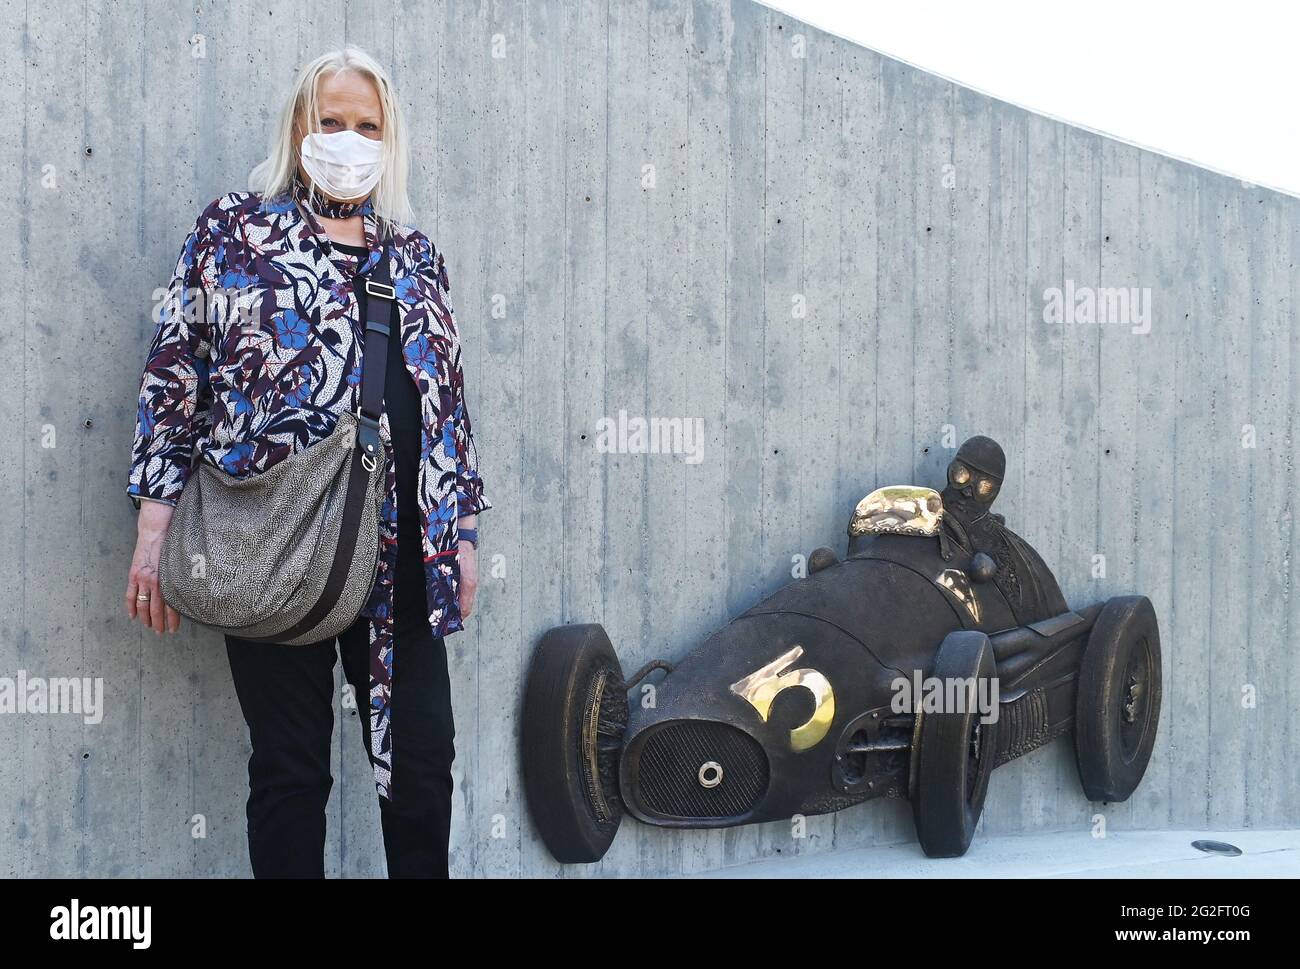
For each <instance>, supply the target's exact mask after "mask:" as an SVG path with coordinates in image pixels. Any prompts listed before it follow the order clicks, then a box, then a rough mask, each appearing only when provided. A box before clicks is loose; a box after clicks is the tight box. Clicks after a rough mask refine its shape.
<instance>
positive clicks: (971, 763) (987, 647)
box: [912, 630, 998, 858]
mask: <svg viewBox="0 0 1300 969" xmlns="http://www.w3.org/2000/svg"><path fill="white" fill-rule="evenodd" d="M931 675H932V676H934V677H935V678H937V679H938V680H939V681H940V682H942V683H945V684H946V683H950V682H952V681H953V680H956V679H960V680H965V681H968V682H969V683H971V684H972V685H973V687H974V688H973V689H970V690H962V691H960V695H961V698H962V700H963V701H966V702H963V703H961V704H959V706H961V709H947V708H946V706H945V709H943V710H940V711H931V712H926V713H918V714H917V715H918V716H919V717H921V724H920V731H919V739H918V744H917V749H916V750H914V751H913V754H912V755H913V756H914V757H916V758H918V762H917V767H916V782H915V786H914V789H913V791H912V815H913V817H915V819H916V836H917V840H919V841H920V842H921V849H922V850H923V851H924V852H925V853H926V854H927V855H929V856H930V857H931V858H955V857H958V856H960V855H964V854H965V853H966V849H967V848H969V847H970V843H971V839H972V838H974V837H975V826H976V825H977V824H978V823H979V819H980V814H981V813H983V811H984V798H985V795H987V794H988V789H989V775H990V774H992V773H993V763H994V760H995V758H996V755H997V726H998V725H997V721H996V720H994V721H993V722H992V723H982V722H981V717H980V710H979V703H978V702H977V701H978V700H979V698H980V697H991V696H995V694H993V693H992V691H991V689H990V687H989V686H988V685H987V684H989V683H990V682H991V681H992V680H993V679H994V678H995V677H996V675H997V664H996V662H995V661H994V657H993V647H992V645H991V644H990V643H989V638H988V636H986V635H985V634H984V633H982V632H976V631H973V630H963V631H959V632H954V633H949V634H948V635H947V636H946V637H944V640H943V642H942V643H941V644H940V646H939V652H938V653H937V654H936V655H935V660H934V672H933V673H932V674H931ZM947 695H948V691H947V690H945V696H947ZM913 702H914V703H916V704H917V705H918V707H919V704H920V698H913Z"/></svg>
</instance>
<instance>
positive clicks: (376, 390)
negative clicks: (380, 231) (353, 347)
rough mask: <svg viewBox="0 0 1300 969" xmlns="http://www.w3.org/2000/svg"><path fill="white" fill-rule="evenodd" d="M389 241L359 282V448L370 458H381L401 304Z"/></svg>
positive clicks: (372, 459) (359, 277)
mask: <svg viewBox="0 0 1300 969" xmlns="http://www.w3.org/2000/svg"><path fill="white" fill-rule="evenodd" d="M388 251H389V250H388V243H387V241H385V242H384V244H383V246H382V247H381V249H380V251H379V263H378V264H377V265H376V266H375V267H374V268H373V269H372V270H371V271H370V274H369V275H367V276H358V277H357V278H356V285H357V286H362V287H364V288H365V293H366V321H365V322H366V331H365V337H364V341H365V342H364V346H363V350H362V355H361V401H360V403H359V405H358V406H357V412H356V413H357V447H359V448H361V450H362V451H363V452H364V453H365V455H366V457H367V458H369V459H370V462H371V464H373V463H374V462H375V461H377V460H378V458H379V453H380V451H379V447H380V445H379V415H380V413H382V411H383V406H384V382H385V379H386V378H387V373H388V340H389V337H390V335H391V333H390V327H389V324H390V321H391V320H392V318H393V310H394V309H395V308H396V306H397V293H396V292H395V291H394V289H393V282H392V274H391V271H390V269H389V266H388Z"/></svg>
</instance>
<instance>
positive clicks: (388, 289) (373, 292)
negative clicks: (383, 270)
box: [366, 279, 397, 300]
mask: <svg viewBox="0 0 1300 969" xmlns="http://www.w3.org/2000/svg"><path fill="white" fill-rule="evenodd" d="M366 295H368V296H378V297H379V298H380V299H391V300H396V299H397V290H395V289H393V287H392V286H389V285H388V284H387V283H377V282H375V281H374V280H373V279H367V280H366Z"/></svg>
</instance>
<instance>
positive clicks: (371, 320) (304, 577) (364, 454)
mask: <svg viewBox="0 0 1300 969" xmlns="http://www.w3.org/2000/svg"><path fill="white" fill-rule="evenodd" d="M309 224H310V221H309ZM388 253H389V250H388V246H387V244H385V245H384V247H383V249H382V254H381V258H380V260H379V264H378V265H377V266H376V267H375V268H374V269H373V270H372V271H371V275H370V276H369V277H358V278H357V283H358V284H361V283H362V282H363V280H364V285H365V288H366V296H367V300H366V329H365V343H364V347H363V351H362V358H361V403H360V406H359V407H358V408H357V410H356V412H355V413H352V412H347V413H343V414H341V415H339V419H338V424H337V426H336V427H335V428H334V430H333V431H332V432H331V433H330V435H329V436H328V437H326V438H325V439H324V440H321V441H318V442H317V443H315V444H313V445H311V446H310V447H307V448H305V449H303V450H302V451H299V452H298V453H296V454H293V455H291V456H290V457H288V458H285V459H284V460H282V461H280V462H279V463H277V464H275V465H273V466H272V467H270V468H269V469H267V470H266V471H264V472H262V473H261V474H256V475H252V476H249V477H245V478H236V477H233V476H231V475H229V474H226V472H224V471H222V470H221V469H220V468H217V467H215V466H213V465H212V464H211V463H209V462H207V461H202V460H200V461H198V462H197V466H196V467H195V468H194V469H193V470H192V472H191V473H190V476H189V478H188V479H187V480H186V482H185V487H184V488H183V489H182V490H181V496H180V499H179V500H178V502H177V504H176V511H175V512H174V513H173V515H172V520H171V524H170V525H169V526H168V529H167V535H166V537H165V538H164V540H163V546H162V554H161V557H160V561H159V575H158V578H159V584H160V587H161V589H162V594H163V598H164V599H165V600H166V602H167V605H169V606H171V607H172V608H173V609H175V610H176V611H177V612H179V613H180V614H181V615H183V616H187V617H189V618H190V619H192V620H194V621H195V622H197V623H201V624H202V625H204V626H209V627H211V628H213V629H215V630H217V631H218V632H222V633H227V634H229V635H232V636H238V637H240V638H241V639H249V640H253V641H255V642H266V643H284V644H286V645H294V646H301V645H304V644H306V643H314V642H319V641H321V640H325V639H331V638H333V637H334V636H337V635H338V634H339V633H340V632H342V631H343V630H345V629H347V628H348V626H350V625H351V624H352V623H353V622H354V621H355V620H356V618H357V616H358V614H359V613H360V612H361V610H362V608H363V607H364V606H365V604H366V600H367V599H368V598H369V596H370V592H371V589H372V588H373V586H374V582H375V573H376V570H377V567H378V561H379V518H380V513H381V507H382V505H383V500H384V484H385V482H384V461H383V458H382V453H383V451H382V446H381V443H380V440H379V414H380V409H381V407H382V406H383V399H384V378H385V371H386V369H387V365H388V338H389V320H390V319H391V318H392V316H393V315H394V314H393V310H394V308H395V307H396V305H397V303H396V299H395V296H396V294H395V293H394V290H393V286H392V280H391V276H390V272H389V266H388Z"/></svg>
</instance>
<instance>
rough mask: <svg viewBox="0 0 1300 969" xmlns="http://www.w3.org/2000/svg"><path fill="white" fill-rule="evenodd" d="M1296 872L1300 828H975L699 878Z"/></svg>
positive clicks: (743, 867) (1262, 875)
mask: <svg viewBox="0 0 1300 969" xmlns="http://www.w3.org/2000/svg"><path fill="white" fill-rule="evenodd" d="M1197 840H1212V841H1226V842H1229V843H1230V844H1234V845H1236V846H1237V847H1238V848H1240V849H1241V851H1242V854H1241V855H1240V856H1238V857H1235V858H1230V857H1223V856H1217V855H1208V854H1205V853H1203V852H1201V851H1198V850H1197V849H1195V848H1193V847H1192V842H1193V841H1197ZM867 876H869V877H872V878H879V877H886V878H891V877H892V878H1287V877H1289V878H1295V877H1300V830H1284V831H1115V832H1111V833H1110V834H1108V835H1107V836H1106V837H1105V838H1093V837H1092V836H1091V834H1090V833H1089V832H1088V831H1083V832H1077V831H1062V832H1054V833H1051V834H1030V835H999V836H996V837H982V836H979V835H977V836H976V838H975V842H974V844H972V845H971V848H970V851H969V852H967V854H966V856H965V857H964V858H933V859H932V858H927V857H925V855H924V854H922V853H921V848H920V846H919V845H917V844H915V843H913V844H906V845H887V846H883V847H877V848H854V849H849V850H844V851H822V852H817V853H813V854H807V855H788V856H783V857H781V858H777V859H765V860H763V861H756V862H750V863H748V864H744V865H736V866H733V867H731V868H723V869H719V870H717V871H711V872H702V873H700V874H698V875H694V876H692V877H698V878H861V877H867Z"/></svg>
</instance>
